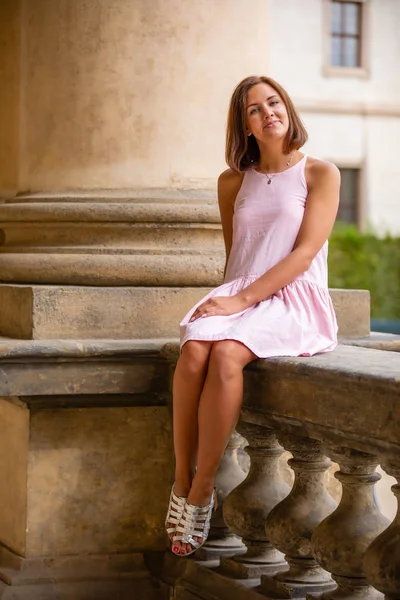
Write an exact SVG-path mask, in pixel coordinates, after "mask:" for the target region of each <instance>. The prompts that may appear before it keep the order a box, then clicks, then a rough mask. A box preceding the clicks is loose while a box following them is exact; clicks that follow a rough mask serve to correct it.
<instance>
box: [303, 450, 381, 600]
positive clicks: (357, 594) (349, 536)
mask: <svg viewBox="0 0 400 600" xmlns="http://www.w3.org/2000/svg"><path fill="white" fill-rule="evenodd" d="M330 456H331V458H332V459H333V460H335V461H336V462H337V463H339V465H340V471H338V472H337V473H335V477H336V478H337V479H339V481H340V482H341V484H342V487H343V494H342V498H341V501H340V503H339V506H338V507H337V509H336V510H335V512H333V513H332V514H331V515H330V516H329V517H328V518H327V519H325V520H324V521H323V522H322V523H321V524H320V525H319V527H317V528H316V530H315V531H314V534H313V537H312V545H313V550H314V554H315V557H316V559H317V560H318V562H319V564H320V565H322V566H323V567H324V569H327V570H328V571H330V572H331V573H332V577H333V579H334V580H335V581H336V583H337V584H338V587H337V589H335V590H334V591H332V592H328V593H325V594H323V596H322V598H323V599H324V600H379V599H381V598H382V594H381V593H380V592H378V591H377V590H374V589H373V588H372V587H371V586H370V585H369V584H368V582H367V579H366V574H367V573H366V572H365V571H364V567H363V557H364V554H365V551H366V550H367V548H368V546H369V545H370V544H371V542H372V541H373V540H374V539H375V538H376V537H377V536H378V535H379V534H380V533H381V532H382V531H383V530H384V529H385V528H386V527H387V526H388V525H389V521H388V519H387V518H386V517H384V516H383V515H382V514H381V513H380V512H379V510H378V508H377V507H376V505H375V502H374V498H373V485H374V484H375V483H376V482H377V481H378V480H379V479H380V477H381V476H380V475H379V474H378V473H376V472H375V469H376V467H377V465H378V462H379V461H378V459H377V457H376V456H374V455H371V454H366V453H363V452H357V451H354V450H350V449H347V448H336V449H334V451H332V452H330Z"/></svg>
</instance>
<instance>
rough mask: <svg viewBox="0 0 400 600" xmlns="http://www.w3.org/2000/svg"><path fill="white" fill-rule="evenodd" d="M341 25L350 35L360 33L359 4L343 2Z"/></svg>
mask: <svg viewBox="0 0 400 600" xmlns="http://www.w3.org/2000/svg"><path fill="white" fill-rule="evenodd" d="M342 10H343V26H344V33H348V34H350V35H360V30H359V23H360V19H359V12H360V10H361V6H360V4H352V3H351V2H344V3H343V9H342Z"/></svg>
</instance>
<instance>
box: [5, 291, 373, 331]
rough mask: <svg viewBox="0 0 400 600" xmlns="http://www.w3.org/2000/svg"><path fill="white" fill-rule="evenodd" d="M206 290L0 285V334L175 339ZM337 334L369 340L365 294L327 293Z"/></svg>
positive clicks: (368, 312)
mask: <svg viewBox="0 0 400 600" xmlns="http://www.w3.org/2000/svg"><path fill="white" fill-rule="evenodd" d="M210 289H211V288H208V287H101V288H100V287H89V286H82V287H79V286H53V285H49V286H46V285H15V284H2V285H0V335H2V336H6V337H9V338H16V339H27V340H43V339H48V340H51V339H57V338H61V339H103V338H108V339H132V338H135V339H138V338H139V339H140V338H162V339H166V338H177V337H178V336H179V322H180V321H181V319H182V318H183V316H184V315H185V314H186V312H187V311H188V310H189V309H190V308H191V307H192V306H193V305H194V304H195V303H196V302H198V301H199V300H201V298H203V296H205V295H206V294H207V293H208V292H209V291H210ZM330 294H331V297H332V301H333V304H334V307H335V310H336V315H337V319H338V323H339V335H340V336H341V337H346V338H361V337H365V336H369V331H370V305H369V292H367V291H365V290H330Z"/></svg>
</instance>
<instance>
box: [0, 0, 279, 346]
mask: <svg viewBox="0 0 400 600" xmlns="http://www.w3.org/2000/svg"><path fill="white" fill-rule="evenodd" d="M1 11H2V12H1V13H0V16H2V17H4V18H3V20H1V21H0V39H1V40H2V41H3V42H4V45H5V48H6V50H7V52H8V55H7V57H5V58H4V57H2V59H1V60H2V62H3V61H5V62H4V68H3V69H2V70H1V71H0V90H1V92H0V93H1V95H2V97H3V96H4V102H5V105H6V106H10V107H11V106H12V107H13V110H12V111H11V112H10V111H3V112H2V114H1V115H0V121H1V122H0V131H1V132H2V133H1V135H2V138H1V141H2V147H3V148H4V147H6V148H9V149H10V152H9V154H8V157H7V161H6V162H5V165H6V169H5V173H6V172H7V173H8V175H7V178H6V176H5V175H4V176H3V177H2V178H1V177H0V197H1V196H7V195H9V194H10V192H11V191H12V192H13V193H18V194H19V196H18V197H17V198H14V199H13V200H11V201H9V202H7V203H6V204H3V205H1V206H0V270H1V273H2V281H3V282H9V283H10V284H12V283H20V284H30V286H31V284H46V285H52V286H55V288H52V294H51V295H50V293H49V289H48V288H47V289H46V290H45V291H43V290H42V289H40V288H38V287H37V286H33V288H32V287H29V291H26V290H25V291H23V290H21V289H17V288H15V286H11V287H10V286H6V288H4V287H3V288H2V289H1V290H0V309H1V310H0V313H1V314H2V315H3V316H2V318H0V334H3V335H7V336H10V337H23V338H35V339H40V338H41V339H45V338H46V337H47V336H48V335H49V330H51V331H52V335H53V337H57V338H66V337H67V338H68V337H69V338H76V337H82V334H83V336H84V337H86V338H91V337H96V336H98V337H124V336H125V337H148V338H149V337H150V338H151V337H153V338H154V337H169V338H170V337H172V336H173V332H175V334H174V335H177V333H176V332H177V323H178V322H179V317H181V316H182V315H183V314H184V312H186V310H188V309H189V307H190V306H191V305H192V304H193V303H194V302H196V301H197V300H198V299H199V298H200V297H202V295H203V294H204V293H206V292H207V291H208V286H216V285H219V284H220V283H221V281H222V272H223V266H224V253H223V243H222V237H221V232H220V225H219V215H218V209H217V205H216V197H215V196H216V192H215V190H216V180H217V176H218V174H219V173H220V172H221V171H222V170H223V169H224V168H226V165H225V161H224V129H225V123H226V115H227V109H228V102H229V97H230V95H231V92H232V90H233V88H234V86H235V85H236V84H237V83H238V81H239V80H240V79H241V78H242V77H245V76H246V75H248V74H250V73H254V72H262V71H263V70H264V69H265V65H266V58H267V40H266V22H267V7H266V3H265V2H264V1H263V0H255V3H254V4H253V5H252V10H251V11H249V10H248V7H246V5H245V4H243V3H242V2H240V1H239V0H205V1H203V0H164V1H163V2H148V0H135V2H132V1H131V0H104V1H102V2H92V1H90V0H60V1H59V2H52V1H51V0H5V2H3V3H2V8H1ZM243 39H247V40H248V41H247V43H239V42H240V41H241V40H243ZM7 59H8V60H7ZM1 64H2V63H0V65H1ZM10 161H11V162H10ZM11 163H12V164H11ZM66 285H73V286H81V288H82V286H85V288H86V289H85V290H84V291H83V290H82V289H79V290H76V289H75V290H72V289H69V290H68V294H66V293H65V292H64V291H63V290H60V286H63V287H65V286H66ZM89 286H90V287H92V286H102V287H107V288H109V287H112V288H116V287H119V288H120V287H122V286H123V287H125V286H129V287H132V286H135V289H134V290H130V291H129V292H126V291H125V292H122V291H121V290H116V289H112V290H110V291H109V292H108V297H107V298H106V296H105V294H104V293H102V294H101V296H100V297H99V294H98V292H97V291H96V289H89ZM157 286H161V287H162V288H164V289H163V292H162V293H160V290H159V289H157V290H155V289H154V288H155V287H157ZM143 287H145V288H146V289H145V290H143V289H141V288H143ZM182 288H185V290H182ZM199 288H202V289H199ZM67 295H68V298H66V296H67ZM110 304H113V306H114V311H112V312H111V311H105V310H104V307H106V306H108V305H110ZM16 305H18V306H20V305H23V306H24V313H25V319H24V323H23V324H22V323H21V319H20V318H19V317H18V316H17V315H16V314H15V311H16V310H17V308H16ZM73 307H75V308H74V310H75V311H77V312H74V310H73ZM127 307H128V308H127ZM129 307H134V310H132V313H133V314H132V315H130V314H129ZM159 311H161V312H159ZM136 312H140V314H141V315H143V319H141V320H140V322H139V320H138V319H136V318H135V313H136ZM50 313H51V315H50ZM26 315H28V316H26ZM155 315H157V317H159V318H158V321H159V323H160V322H162V323H163V324H164V325H163V327H161V326H160V324H159V325H158V326H156V325H155V320H156V319H157V317H156V316H155ZM28 317H30V318H28ZM50 321H51V327H50V324H49V323H50ZM141 323H142V326H141ZM82 330H83V331H82ZM111 332H114V335H111ZM80 333H81V335H79V334H80Z"/></svg>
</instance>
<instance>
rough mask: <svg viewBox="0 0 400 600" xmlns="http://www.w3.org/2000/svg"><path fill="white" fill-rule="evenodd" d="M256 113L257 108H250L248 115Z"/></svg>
mask: <svg viewBox="0 0 400 600" xmlns="http://www.w3.org/2000/svg"><path fill="white" fill-rule="evenodd" d="M257 111H258V108H252V109H251V111H250V115H254V114H255V113H256V112H257Z"/></svg>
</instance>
